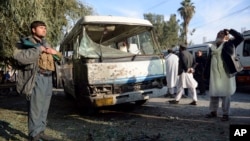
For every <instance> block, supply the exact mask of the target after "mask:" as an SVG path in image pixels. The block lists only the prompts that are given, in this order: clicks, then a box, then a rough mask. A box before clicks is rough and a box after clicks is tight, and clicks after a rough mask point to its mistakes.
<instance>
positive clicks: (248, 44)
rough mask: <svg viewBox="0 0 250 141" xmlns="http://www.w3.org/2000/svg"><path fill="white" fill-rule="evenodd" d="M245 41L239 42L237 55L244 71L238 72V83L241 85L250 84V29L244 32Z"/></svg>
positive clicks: (247, 85)
mask: <svg viewBox="0 0 250 141" xmlns="http://www.w3.org/2000/svg"><path fill="white" fill-rule="evenodd" d="M243 36H244V41H243V42H241V43H240V44H239V46H238V47H237V50H236V55H237V57H238V58H239V60H240V62H241V64H242V66H243V67H244V69H243V71H241V72H239V73H238V74H237V79H236V80H237V84H238V85H240V86H246V87H249V86H250V30H247V31H245V32H243Z"/></svg>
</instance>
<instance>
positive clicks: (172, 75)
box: [165, 49, 179, 98]
mask: <svg viewBox="0 0 250 141" xmlns="http://www.w3.org/2000/svg"><path fill="white" fill-rule="evenodd" d="M165 63H166V80H167V87H168V92H169V95H168V94H167V95H166V96H169V97H171V98H174V97H175V96H174V93H175V92H176V90H175V89H176V85H177V81H178V64H179V57H178V56H177V55H175V54H174V53H173V50H172V49H169V50H168V55H167V56H166V57H165Z"/></svg>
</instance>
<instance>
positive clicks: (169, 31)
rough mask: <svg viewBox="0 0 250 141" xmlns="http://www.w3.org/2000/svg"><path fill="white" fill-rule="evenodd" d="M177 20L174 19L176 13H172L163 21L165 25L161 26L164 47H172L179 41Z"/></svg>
mask: <svg viewBox="0 0 250 141" xmlns="http://www.w3.org/2000/svg"><path fill="white" fill-rule="evenodd" d="M178 22H179V20H177V19H176V15H175V14H172V15H171V16H170V18H169V21H166V22H165V26H164V28H163V33H164V34H163V38H164V41H163V45H164V46H165V47H166V48H165V49H169V48H173V47H174V46H176V45H177V44H178V43H179V38H178V31H179V28H180V26H179V24H178Z"/></svg>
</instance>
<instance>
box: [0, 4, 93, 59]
mask: <svg viewBox="0 0 250 141" xmlns="http://www.w3.org/2000/svg"><path fill="white" fill-rule="evenodd" d="M92 13H93V9H92V8H91V7H89V6H87V5H84V4H82V3H80V2H79V1H77V0H1V1H0V31H1V33H4V34H0V56H1V57H2V58H0V59H1V60H3V59H4V58H6V57H7V58H8V57H11V55H12V52H13V48H14V46H15V44H16V42H17V41H18V40H19V38H20V37H23V36H28V35H30V28H29V26H30V23H31V22H32V21H34V20H41V21H44V22H45V23H46V25H47V29H48V33H47V37H46V38H47V40H48V41H49V42H50V43H51V44H52V46H56V45H57V44H58V42H59V41H60V40H61V38H62V36H63V33H64V31H65V30H67V27H69V26H70V25H71V24H73V22H74V21H76V20H77V19H79V18H80V17H82V16H83V15H90V14H92Z"/></svg>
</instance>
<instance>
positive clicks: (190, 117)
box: [0, 90, 250, 141]
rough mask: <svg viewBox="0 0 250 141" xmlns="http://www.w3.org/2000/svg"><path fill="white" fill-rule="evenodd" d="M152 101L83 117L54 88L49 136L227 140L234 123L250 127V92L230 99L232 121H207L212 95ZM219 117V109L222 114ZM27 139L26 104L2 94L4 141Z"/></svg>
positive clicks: (68, 140)
mask: <svg viewBox="0 0 250 141" xmlns="http://www.w3.org/2000/svg"><path fill="white" fill-rule="evenodd" d="M169 100H170V98H165V97H161V98H153V99H150V100H149V101H148V102H147V103H146V104H145V105H143V106H135V104H123V105H118V106H112V107H105V108H102V109H100V111H99V113H98V114H95V115H91V116H89V115H80V114H79V110H80V109H78V108H77V107H76V104H75V102H74V101H72V100H68V99H66V97H65V96H64V94H63V92H62V91H60V90H55V91H54V95H53V97H52V101H51V106H50V111H49V115H48V126H47V130H46V133H47V134H49V135H51V136H53V137H55V138H57V140H58V141H228V140H229V126H230V124H248V125H250V102H249V101H250V93H249V90H247V92H246V91H245V92H237V93H236V94H235V95H233V97H232V102H231V114H232V116H231V119H230V121H228V122H222V121H220V118H215V119H206V118H205V117H204V115H205V114H207V113H208V111H209V110H208V104H209V97H208V96H207V95H205V96H198V100H199V101H198V105H197V106H192V105H188V103H190V102H191V99H190V98H182V99H181V101H180V103H179V104H178V105H170V104H169V103H168V101H169ZM219 116H221V109H220V111H219ZM26 140H27V112H26V101H25V100H24V98H23V97H20V96H18V95H15V94H8V95H0V141H26Z"/></svg>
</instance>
